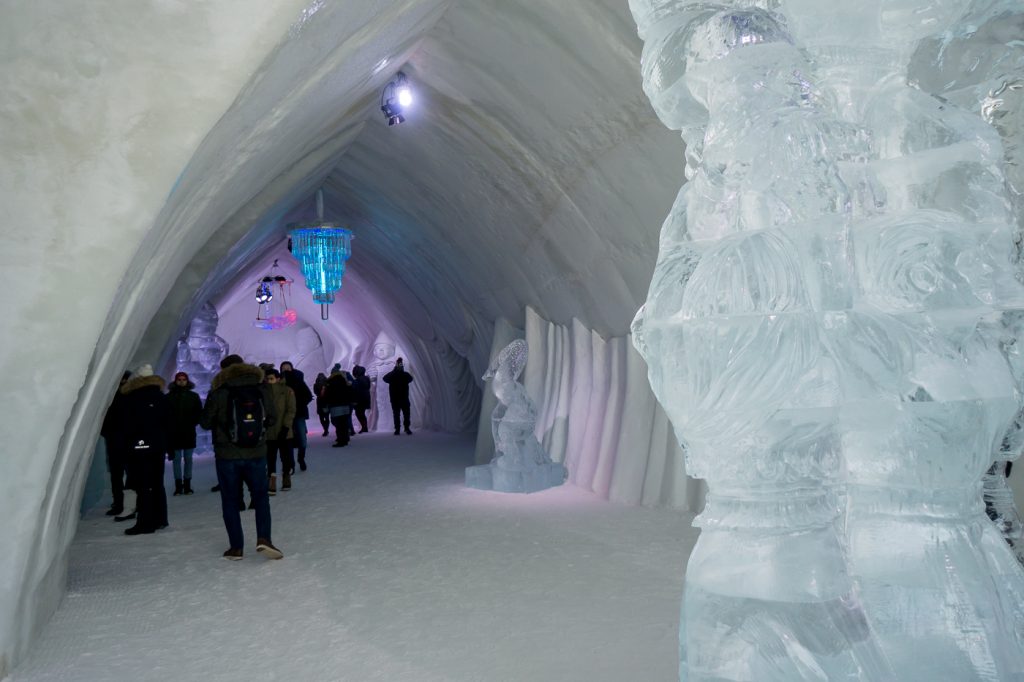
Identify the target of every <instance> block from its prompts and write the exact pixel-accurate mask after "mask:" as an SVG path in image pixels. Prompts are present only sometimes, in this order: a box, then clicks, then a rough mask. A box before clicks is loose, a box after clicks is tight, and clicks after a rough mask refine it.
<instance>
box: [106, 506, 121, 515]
mask: <svg viewBox="0 0 1024 682" xmlns="http://www.w3.org/2000/svg"><path fill="white" fill-rule="evenodd" d="M123 513H124V507H111V508H110V509H108V510H107V516H120V515H121V514H123Z"/></svg>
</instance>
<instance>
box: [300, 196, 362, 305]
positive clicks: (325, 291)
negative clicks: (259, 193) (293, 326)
mask: <svg viewBox="0 0 1024 682" xmlns="http://www.w3.org/2000/svg"><path fill="white" fill-rule="evenodd" d="M316 215H317V220H316V222H315V223H297V224H292V225H289V226H288V227H289V232H288V237H289V247H288V248H289V250H290V251H291V253H292V256H294V257H295V259H296V260H297V261H299V266H300V267H301V268H302V276H303V277H305V278H306V286H307V287H308V288H309V290H310V291H312V292H313V300H314V301H316V302H317V303H319V304H320V318H321V319H323V320H326V319H327V314H328V308H327V306H329V305H330V304H331V303H334V294H335V293H336V292H337V291H338V290H339V289H341V278H342V276H344V274H345V261H347V260H348V259H349V256H351V255H352V239H353V235H352V231H351V230H349V229H346V228H344V227H341V226H340V225H338V224H337V223H328V222H324V194H323V190H322V189H318V190H317V191H316Z"/></svg>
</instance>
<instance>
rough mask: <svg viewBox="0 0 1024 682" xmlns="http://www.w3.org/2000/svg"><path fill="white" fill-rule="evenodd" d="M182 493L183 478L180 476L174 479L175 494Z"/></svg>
mask: <svg viewBox="0 0 1024 682" xmlns="http://www.w3.org/2000/svg"><path fill="white" fill-rule="evenodd" d="M181 493H182V485H181V479H180V478H176V479H174V494H175V495H181Z"/></svg>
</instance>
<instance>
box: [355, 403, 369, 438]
mask: <svg viewBox="0 0 1024 682" xmlns="http://www.w3.org/2000/svg"><path fill="white" fill-rule="evenodd" d="M356 419H358V420H359V433H363V432H364V431H366V429H367V426H366V408H365V407H356Z"/></svg>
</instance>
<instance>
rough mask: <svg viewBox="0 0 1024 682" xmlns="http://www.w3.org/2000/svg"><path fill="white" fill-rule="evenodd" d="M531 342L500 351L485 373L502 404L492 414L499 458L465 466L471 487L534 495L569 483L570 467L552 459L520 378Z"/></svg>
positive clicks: (534, 409) (509, 345)
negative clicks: (539, 434)
mask: <svg viewBox="0 0 1024 682" xmlns="http://www.w3.org/2000/svg"><path fill="white" fill-rule="evenodd" d="M526 359H527V346H526V341H524V340H522V339H516V340H515V341H513V342H512V343H510V344H508V345H507V346H505V348H503V349H502V350H501V352H500V353H498V358H497V359H496V360H495V361H494V363H493V364H492V365H491V367H490V368H489V369H488V370H487V373H486V374H485V375H484V381H486V380H488V379H491V380H492V382H491V387H492V388H493V389H494V395H495V396H496V397H497V398H498V405H497V407H495V408H494V412H493V413H491V430H492V432H493V434H494V459H493V460H492V461H491V462H490V464H480V465H477V466H471V467H467V468H466V487H468V488H477V489H479V490H496V491H498V492H502V493H535V492H537V491H539V490H545V489H547V488H553V487H555V486H559V485H562V483H564V482H565V479H566V477H567V473H566V470H565V467H564V466H562V465H561V464H559V463H557V462H552V461H551V457H549V456H548V453H546V452H545V451H544V448H542V447H541V445H540V443H539V442H537V437H536V436H535V435H534V434H533V428H534V426H535V425H536V423H537V407H536V406H535V405H534V404H533V401H532V400H530V397H529V396H528V395H526V389H525V388H524V387H523V385H522V384H520V383H519V382H518V381H517V379H518V378H519V375H520V374H521V373H522V371H523V368H524V367H525V366H526Z"/></svg>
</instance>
